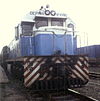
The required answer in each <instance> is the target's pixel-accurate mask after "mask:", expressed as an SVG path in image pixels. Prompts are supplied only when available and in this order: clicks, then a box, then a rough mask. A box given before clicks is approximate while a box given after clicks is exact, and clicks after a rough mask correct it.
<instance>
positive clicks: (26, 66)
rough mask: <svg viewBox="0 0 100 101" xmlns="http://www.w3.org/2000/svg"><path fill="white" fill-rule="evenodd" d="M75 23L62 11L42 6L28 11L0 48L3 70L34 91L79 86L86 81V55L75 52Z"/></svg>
mask: <svg viewBox="0 0 100 101" xmlns="http://www.w3.org/2000/svg"><path fill="white" fill-rule="evenodd" d="M74 26H75V24H74V23H73V21H72V20H71V19H69V18H68V16H67V15H66V14H64V13H58V12H56V11H55V10H52V9H50V8H49V6H46V7H43V6H41V8H40V9H39V10H37V11H30V12H29V13H28V14H26V16H25V17H24V18H23V19H22V20H21V22H20V23H19V24H18V26H17V27H15V38H14V40H12V41H11V43H10V44H9V45H8V46H5V47H4V48H3V50H2V53H1V57H2V62H1V64H2V66H3V68H4V69H5V71H6V73H7V74H8V75H10V76H13V77H15V78H17V79H20V80H22V82H23V84H24V86H25V87H27V88H34V90H39V91H40V90H56V89H58V90H61V89H64V88H66V89H67V88H70V87H80V86H83V85H85V84H86V83H87V82H88V80H89V71H88V57H87V56H86V55H77V54H76V53H77V52H76V50H77V37H76V35H75V33H74V30H73V29H74V28H73V27H74Z"/></svg>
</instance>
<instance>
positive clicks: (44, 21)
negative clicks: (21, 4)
mask: <svg viewBox="0 0 100 101" xmlns="http://www.w3.org/2000/svg"><path fill="white" fill-rule="evenodd" d="M35 21H36V22H35V24H36V28H39V27H43V26H48V18H42V17H38V18H36V19H35Z"/></svg>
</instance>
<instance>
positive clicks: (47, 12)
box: [22, 6, 67, 22]
mask: <svg viewBox="0 0 100 101" xmlns="http://www.w3.org/2000/svg"><path fill="white" fill-rule="evenodd" d="M36 17H46V18H65V19H66V18H67V15H66V14H65V13H57V12H56V11H55V10H51V9H50V8H49V6H46V8H44V7H43V6H41V8H40V9H39V10H37V11H30V12H29V13H28V14H26V16H25V17H24V18H23V20H22V21H24V22H35V18H36Z"/></svg>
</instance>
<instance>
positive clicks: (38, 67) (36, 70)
mask: <svg viewBox="0 0 100 101" xmlns="http://www.w3.org/2000/svg"><path fill="white" fill-rule="evenodd" d="M42 63H44V61H43V62H41V63H40V64H39V66H37V67H36V68H35V69H34V70H33V71H32V73H30V74H29V76H28V77H27V78H25V82H27V81H28V80H29V79H30V78H31V77H32V76H33V75H34V74H35V73H36V72H38V70H39V69H40V65H41V64H42Z"/></svg>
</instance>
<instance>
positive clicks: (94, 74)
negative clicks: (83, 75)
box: [89, 72, 100, 79]
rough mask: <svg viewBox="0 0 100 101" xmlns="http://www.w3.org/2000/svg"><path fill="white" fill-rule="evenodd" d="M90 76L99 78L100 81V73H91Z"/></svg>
mask: <svg viewBox="0 0 100 101" xmlns="http://www.w3.org/2000/svg"><path fill="white" fill-rule="evenodd" d="M89 76H90V78H99V79H100V73H95V72H90V73H89Z"/></svg>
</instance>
